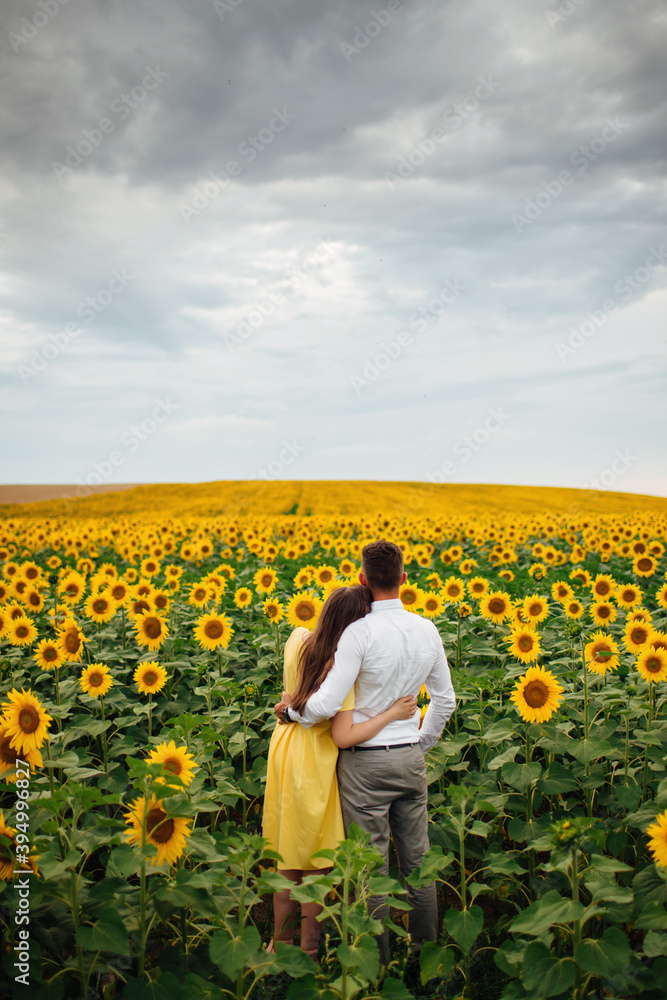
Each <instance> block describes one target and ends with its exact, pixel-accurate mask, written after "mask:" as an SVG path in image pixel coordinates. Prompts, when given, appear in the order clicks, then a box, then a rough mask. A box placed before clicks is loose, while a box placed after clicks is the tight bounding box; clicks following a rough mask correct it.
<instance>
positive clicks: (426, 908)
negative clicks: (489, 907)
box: [276, 541, 456, 964]
mask: <svg viewBox="0 0 667 1000" xmlns="http://www.w3.org/2000/svg"><path fill="white" fill-rule="evenodd" d="M406 579H407V576H406V573H405V572H404V571H403V553H402V552H401V550H400V549H399V547H398V546H397V545H394V544H393V542H387V541H378V542H372V543H371V544H370V545H366V546H365V547H364V549H363V551H362V555H361V572H360V573H359V582H360V583H362V584H364V585H366V586H368V587H369V588H370V589H371V591H372V592H373V603H372V605H371V612H370V614H368V615H366V617H365V618H361V619H359V620H358V621H356V622H353V623H352V625H349V626H348V627H347V628H346V629H345V631H344V632H343V635H342V636H341V639H340V642H339V643H338V648H337V650H336V656H335V659H334V664H333V667H332V668H331V671H330V672H329V674H328V675H327V677H326V678H325V680H324V682H323V684H322V686H321V687H320V688H319V690H318V691H316V692H315V694H313V695H311V697H310V698H309V699H308V701H307V703H306V705H305V706H304V708H303V710H302V712H301V713H298V712H296V711H295V710H294V709H290V708H289V701H288V698H287V697H284V698H283V701H281V702H280V704H279V705H276V713H277V714H278V715H279V718H280V716H281V714H283V711H284V715H285V719H284V721H296V722H300V723H301V724H302V725H305V726H311V725H314V724H315V723H317V722H320V721H321V720H322V719H329V718H332V717H333V716H334V715H335V714H336V712H338V710H339V709H340V707H341V705H342V704H343V700H344V698H345V696H346V695H347V694H348V692H349V691H350V689H351V688H352V686H353V685H354V693H355V709H354V714H353V717H352V718H353V722H363V721H364V720H366V719H368V718H370V717H372V716H374V715H377V714H378V713H379V712H381V711H383V710H384V709H386V708H387V706H388V705H390V704H392V703H393V702H394V701H396V700H397V699H398V698H402V697H405V696H407V695H410V694H413V695H416V694H417V692H418V691H419V689H420V688H421V686H422V684H425V685H426V690H427V691H428V693H429V696H430V699H431V700H430V704H429V707H428V711H427V712H426V715H425V716H424V720H423V723H422V726H421V729H419V713H415V715H414V716H413V717H412V718H411V719H407V720H396V721H394V722H390V723H389V724H388V725H387V726H385V728H384V729H383V730H381V731H380V733H379V734H378V735H377V736H375V737H373V739H370V740H368V741H367V742H366V743H362V744H359V745H358V746H356V747H348V748H347V749H344V750H341V752H340V754H339V757H338V781H339V785H340V795H341V804H342V808H343V819H344V821H345V826H346V828H347V827H348V826H349V825H350V823H357V824H358V825H359V826H360V827H361V828H362V829H363V830H365V831H366V832H367V833H369V834H370V838H371V843H372V845H373V846H374V847H375V848H376V849H377V850H378V851H379V852H380V853H381V854H383V856H384V859H385V863H384V867H383V869H382V871H383V873H384V874H387V872H388V870H389V834H390V831H391V836H392V839H393V842H394V847H395V849H396V854H397V857H398V864H399V870H400V873H401V875H402V877H403V878H405V877H407V876H408V875H409V874H410V873H411V872H412V871H413V870H414V869H415V868H418V867H419V866H420V865H421V863H422V859H423V856H424V852H425V851H426V850H427V849H428V844H429V842H428V813H427V799H428V787H427V783H426V765H425V762H424V754H425V753H426V752H427V750H429V749H430V748H431V747H432V746H434V745H435V743H437V741H438V739H439V738H440V734H441V733H442V730H443V728H444V726H445V724H446V722H447V720H448V719H449V718H450V716H451V715H452V713H453V711H454V709H455V707H456V699H455V696H454V690H453V688H452V682H451V679H450V675H449V667H448V665H447V657H446V656H445V651H444V649H443V646H442V640H441V639H440V635H439V633H438V630H437V628H436V627H435V625H434V624H433V622H432V621H430V620H428V619H426V618H422V617H421V616H420V615H415V614H412V613H411V612H409V611H406V610H405V608H404V607H403V603H402V601H401V599H400V597H399V588H400V586H401V585H402V584H403V583H405V581H406ZM408 902H409V903H410V904H411V906H412V910H411V911H410V914H409V916H408V930H409V931H410V934H411V936H412V939H413V941H415V942H422V941H427V940H430V941H436V940H437V936H438V919H437V898H436V888H435V883H431V884H430V885H428V886H425V887H424V888H421V889H413V888H408ZM368 909H369V912H370V913H372V914H373V915H374V916H376V917H377V918H378V919H380V920H384V918H385V917H387V916H388V915H389V908H388V906H387V905H386V902H385V897H384V896H378V897H372V898H371V899H370V900H369V905H368ZM378 943H379V946H380V958H381V960H382V961H383V962H384V963H385V964H386V963H387V962H388V961H389V933H388V930H387V929H385V930H384V932H383V934H382V935H381V936H380V938H379V941H378Z"/></svg>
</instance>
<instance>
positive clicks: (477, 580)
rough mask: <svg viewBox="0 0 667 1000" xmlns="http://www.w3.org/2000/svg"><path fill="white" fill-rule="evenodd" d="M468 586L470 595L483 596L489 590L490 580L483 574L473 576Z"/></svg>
mask: <svg viewBox="0 0 667 1000" xmlns="http://www.w3.org/2000/svg"><path fill="white" fill-rule="evenodd" d="M466 587H467V589H468V594H469V595H470V597H483V596H484V594H488V592H489V581H488V580H485V579H484V577H483V576H473V578H472V580H468V582H467V584H466Z"/></svg>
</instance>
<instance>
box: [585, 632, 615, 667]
mask: <svg viewBox="0 0 667 1000" xmlns="http://www.w3.org/2000/svg"><path fill="white" fill-rule="evenodd" d="M584 656H585V658H586V663H587V665H588V669H589V670H590V671H591V673H593V674H602V675H604V674H606V673H607V671H608V670H616V668H617V667H618V663H619V660H618V646H617V645H616V643H615V642H614V640H613V639H611V638H610V637H609V636H608V635H605V633H604V632H594V633H593V635H592V636H591V637H590V641H589V642H587V643H586V645H585V647H584Z"/></svg>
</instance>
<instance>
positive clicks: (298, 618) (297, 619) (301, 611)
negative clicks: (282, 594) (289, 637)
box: [287, 591, 322, 629]
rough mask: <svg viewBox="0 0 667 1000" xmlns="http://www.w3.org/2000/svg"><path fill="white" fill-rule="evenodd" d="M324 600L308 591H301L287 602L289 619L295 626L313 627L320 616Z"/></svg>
mask: <svg viewBox="0 0 667 1000" xmlns="http://www.w3.org/2000/svg"><path fill="white" fill-rule="evenodd" d="M321 609H322V602H321V601H320V599H319V598H318V597H313V596H312V595H311V594H309V593H308V592H307V591H300V592H299V593H298V594H295V595H294V596H293V597H291V598H290V600H289V601H288V604H287V620H288V622H289V623H290V625H291V626H292V627H293V628H298V626H299V625H303V626H305V628H308V629H312V628H313V626H314V625H315V623H316V622H317V619H318V618H319V615H320V611H321Z"/></svg>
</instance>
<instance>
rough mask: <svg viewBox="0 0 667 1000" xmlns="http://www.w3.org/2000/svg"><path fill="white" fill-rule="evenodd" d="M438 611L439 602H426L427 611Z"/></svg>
mask: <svg viewBox="0 0 667 1000" xmlns="http://www.w3.org/2000/svg"><path fill="white" fill-rule="evenodd" d="M437 609H438V602H437V601H434V600H433V599H431V600H429V601H427V602H426V610H427V611H437Z"/></svg>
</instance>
